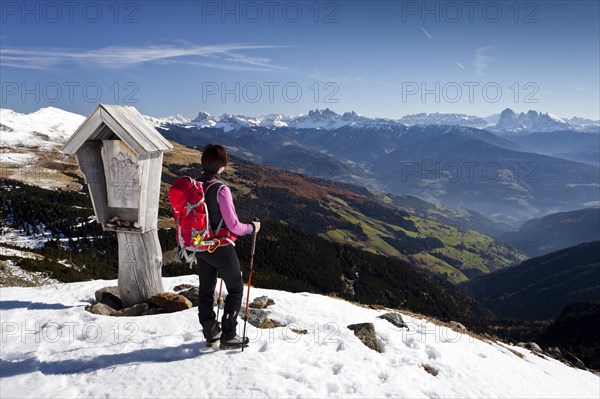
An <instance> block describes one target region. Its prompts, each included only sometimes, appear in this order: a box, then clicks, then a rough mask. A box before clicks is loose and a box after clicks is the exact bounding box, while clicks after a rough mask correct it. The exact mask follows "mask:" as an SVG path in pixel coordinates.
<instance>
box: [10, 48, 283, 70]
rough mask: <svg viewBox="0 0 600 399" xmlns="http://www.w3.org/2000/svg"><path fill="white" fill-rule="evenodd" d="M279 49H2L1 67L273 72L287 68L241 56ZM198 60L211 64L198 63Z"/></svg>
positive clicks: (260, 58)
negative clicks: (178, 66) (149, 66)
mask: <svg viewBox="0 0 600 399" xmlns="http://www.w3.org/2000/svg"><path fill="white" fill-rule="evenodd" d="M279 47H285V46H267V45H250V44H221V45H205V46H202V45H177V46H176V45H162V46H143V47H119V46H110V47H104V48H100V49H92V50H80V49H66V48H53V49H48V48H13V47H9V48H1V49H0V56H1V57H0V65H2V66H5V67H13V68H21V69H50V68H54V67H57V66H59V65H64V64H77V65H85V66H90V65H91V66H97V67H101V68H106V69H123V68H128V67H132V66H138V65H142V64H146V63H161V64H169V63H187V64H191V65H194V64H196V65H199V66H204V67H208V68H219V69H231V70H255V71H265V72H272V71H281V70H286V69H287V68H285V67H282V66H277V65H274V64H273V63H272V60H271V59H269V58H266V57H255V56H249V55H246V54H243V53H242V52H243V51H249V50H261V49H271V48H279ZM199 59H200V60H202V59H205V60H210V61H209V62H199ZM215 61H216V62H215ZM244 68H246V69H244Z"/></svg>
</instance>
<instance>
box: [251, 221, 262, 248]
mask: <svg viewBox="0 0 600 399" xmlns="http://www.w3.org/2000/svg"><path fill="white" fill-rule="evenodd" d="M252 221H253V222H260V219H259V218H257V217H255V218H254V219H252ZM256 234H257V231H256V230H254V234H253V235H252V255H253V256H254V251H255V249H256Z"/></svg>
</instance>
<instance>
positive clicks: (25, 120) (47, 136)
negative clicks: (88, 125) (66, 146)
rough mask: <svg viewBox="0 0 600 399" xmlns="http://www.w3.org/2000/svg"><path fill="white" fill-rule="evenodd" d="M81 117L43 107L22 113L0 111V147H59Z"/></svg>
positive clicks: (46, 148) (8, 110) (81, 119)
mask: <svg viewBox="0 0 600 399" xmlns="http://www.w3.org/2000/svg"><path fill="white" fill-rule="evenodd" d="M84 120H85V116H82V115H79V114H75V113H72V112H68V111H64V110H62V109H60V108H55V107H46V108H41V109H39V110H37V111H35V112H31V113H28V114H22V113H19V112H15V111H13V110H11V109H6V108H0V133H1V134H0V146H7V147H22V148H39V149H42V150H52V149H55V148H57V147H58V146H60V145H62V144H63V143H64V142H65V141H66V140H67V138H69V136H71V134H73V132H74V131H75V130H76V129H77V128H78V127H79V125H81V123H82V122H83V121H84Z"/></svg>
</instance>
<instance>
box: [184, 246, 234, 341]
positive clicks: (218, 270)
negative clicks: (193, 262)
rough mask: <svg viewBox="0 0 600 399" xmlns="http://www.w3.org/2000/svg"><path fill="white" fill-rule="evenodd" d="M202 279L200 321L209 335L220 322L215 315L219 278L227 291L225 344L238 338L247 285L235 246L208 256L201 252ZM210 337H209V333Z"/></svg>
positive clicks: (198, 253)
mask: <svg viewBox="0 0 600 399" xmlns="http://www.w3.org/2000/svg"><path fill="white" fill-rule="evenodd" d="M196 258H197V259H198V276H199V278H200V288H199V298H198V319H199V320H200V324H201V325H202V327H203V329H204V331H205V332H207V331H210V330H211V329H212V326H213V325H214V324H215V322H216V320H215V319H216V315H215V312H214V311H213V300H214V292H215V286H216V285H217V275H219V277H221V278H222V279H223V282H224V283H225V287H226V288H227V297H226V298H225V309H224V311H223V318H222V319H221V320H222V324H221V325H222V329H223V330H222V336H221V339H222V340H229V339H232V338H233V337H235V335H236V331H235V327H236V326H237V315H238V313H239V311H240V306H241V305H242V296H243V293H244V282H243V281H242V272H241V269H240V261H239V259H238V257H237V253H236V252H235V247H234V246H233V245H224V246H222V247H219V248H217V250H216V251H215V252H213V253H212V254H210V253H208V252H197V253H196ZM205 336H206V333H205Z"/></svg>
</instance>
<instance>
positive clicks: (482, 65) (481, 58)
mask: <svg viewBox="0 0 600 399" xmlns="http://www.w3.org/2000/svg"><path fill="white" fill-rule="evenodd" d="M490 48H491V47H489V46H485V47H479V48H478V49H477V51H476V52H475V55H474V56H473V65H474V66H475V74H476V75H477V77H478V78H481V77H483V75H485V72H486V71H487V68H488V66H489V65H490V63H491V62H492V60H493V58H492V57H490V56H489V55H487V54H486V52H487V51H488V50H489V49H490Z"/></svg>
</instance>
